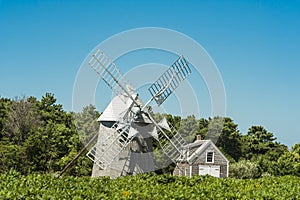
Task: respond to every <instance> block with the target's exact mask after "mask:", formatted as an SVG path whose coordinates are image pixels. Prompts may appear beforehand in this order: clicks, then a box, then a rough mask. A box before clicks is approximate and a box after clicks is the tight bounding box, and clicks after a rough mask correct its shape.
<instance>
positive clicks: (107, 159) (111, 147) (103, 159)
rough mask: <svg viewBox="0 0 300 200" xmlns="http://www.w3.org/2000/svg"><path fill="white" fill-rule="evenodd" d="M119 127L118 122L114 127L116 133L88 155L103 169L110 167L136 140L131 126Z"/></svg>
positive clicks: (94, 147)
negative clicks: (133, 140)
mask: <svg viewBox="0 0 300 200" xmlns="http://www.w3.org/2000/svg"><path fill="white" fill-rule="evenodd" d="M118 125H119V124H118V122H116V123H115V124H114V125H113V126H112V128H113V130H114V131H113V132H112V133H111V134H110V135H109V136H108V137H107V138H106V139H105V140H104V141H103V142H101V143H100V142H98V143H96V145H95V146H93V147H92V148H91V149H90V150H89V152H88V153H87V156H88V157H89V158H90V159H91V160H92V161H94V163H95V164H97V165H98V166H99V167H100V168H101V169H106V168H107V167H109V166H110V165H111V163H112V162H113V161H114V159H115V158H116V157H117V156H118V155H119V154H120V153H121V151H122V150H123V149H125V147H126V146H127V145H128V144H129V143H130V142H131V141H132V139H133V138H134V135H132V132H131V130H130V124H127V125H125V126H123V127H121V128H120V127H119V128H118Z"/></svg>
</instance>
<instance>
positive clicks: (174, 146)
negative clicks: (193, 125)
mask: <svg viewBox="0 0 300 200" xmlns="http://www.w3.org/2000/svg"><path fill="white" fill-rule="evenodd" d="M145 114H146V116H147V117H148V118H149V119H150V120H151V121H152V122H153V124H154V125H155V126H156V128H157V130H158V138H157V140H158V142H159V144H160V146H161V148H162V150H163V152H164V153H165V154H166V156H168V157H169V158H170V159H171V160H172V161H173V162H176V161H177V159H178V158H179V157H180V156H183V154H182V151H181V147H182V146H184V145H186V144H187V142H186V141H185V139H184V138H183V137H182V136H181V135H180V133H179V132H178V131H177V130H176V129H175V128H174V127H173V126H172V125H171V124H170V123H169V122H168V121H166V123H167V124H168V128H167V129H169V130H167V131H168V134H167V132H166V131H165V130H164V128H165V127H164V126H161V125H160V124H159V123H157V122H156V121H155V120H154V119H153V117H152V116H151V115H150V114H149V113H146V112H145ZM163 140H165V141H166V142H165V143H163Z"/></svg>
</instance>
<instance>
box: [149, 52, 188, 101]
mask: <svg viewBox="0 0 300 200" xmlns="http://www.w3.org/2000/svg"><path fill="white" fill-rule="evenodd" d="M190 74H191V69H190V67H189V65H188V62H187V61H186V59H185V58H184V57H183V56H180V57H179V58H178V59H177V60H176V61H175V62H174V63H173V64H172V65H171V66H170V68H169V69H168V70H167V71H165V72H164V73H163V74H162V75H161V76H160V77H159V78H158V79H157V80H156V81H155V82H154V83H153V84H152V85H151V86H150V87H149V88H148V90H149V92H150V93H151V95H152V99H154V100H155V101H156V103H157V104H158V105H161V104H162V103H163V102H164V101H165V100H166V99H167V98H168V96H170V94H172V92H173V91H174V90H175V89H176V88H177V87H178V86H179V84H180V83H181V82H182V81H183V80H184V79H186V78H187V77H188V76H189V75H190Z"/></svg>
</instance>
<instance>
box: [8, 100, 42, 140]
mask: <svg viewBox="0 0 300 200" xmlns="http://www.w3.org/2000/svg"><path fill="white" fill-rule="evenodd" d="M30 100H32V99H30ZM10 104H11V105H10V107H9V111H8V113H7V116H6V120H5V123H4V126H3V129H4V130H3V131H4V132H3V136H4V137H5V138H6V140H8V141H10V142H12V143H13V144H16V145H22V144H23V143H24V142H25V140H26V139H27V138H28V137H29V135H30V134H32V133H33V132H34V131H35V129H36V128H37V127H38V126H39V124H40V117H39V114H38V112H37V111H36V108H35V104H34V102H32V101H29V99H28V98H25V97H23V98H21V99H20V98H16V99H15V100H14V101H12V102H11V103H10Z"/></svg>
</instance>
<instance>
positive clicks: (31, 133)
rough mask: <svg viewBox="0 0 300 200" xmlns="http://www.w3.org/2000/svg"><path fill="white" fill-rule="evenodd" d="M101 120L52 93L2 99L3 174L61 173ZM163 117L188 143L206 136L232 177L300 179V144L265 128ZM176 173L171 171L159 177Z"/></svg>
mask: <svg viewBox="0 0 300 200" xmlns="http://www.w3.org/2000/svg"><path fill="white" fill-rule="evenodd" d="M99 115H100V114H99V113H98V112H97V110H96V109H95V107H94V106H88V107H86V108H84V109H83V111H82V112H81V113H73V112H71V113H70V112H66V111H64V110H63V108H62V105H60V104H57V103H56V99H55V97H54V95H53V94H50V93H46V94H45V95H44V96H43V97H42V98H41V100H38V99H37V98H35V97H28V98H25V97H23V98H16V99H14V100H11V99H7V98H0V152H1V155H0V173H5V172H8V171H10V170H11V169H14V170H16V171H19V172H20V173H22V174H28V173H31V172H43V173H49V172H50V173H54V172H58V171H60V170H62V168H63V167H64V166H65V165H66V164H67V163H68V162H69V161H70V160H71V159H72V158H73V157H74V156H75V155H76V154H77V153H78V152H79V151H80V149H82V147H83V143H85V142H86V141H87V140H88V139H89V138H90V137H92V136H93V134H95V133H97V130H98V123H97V121H96V119H97V117H99ZM163 116H165V117H166V118H167V119H168V120H169V121H170V122H171V123H172V124H173V126H174V127H175V128H177V130H179V131H180V132H181V134H182V135H184V136H185V138H186V139H187V140H189V141H192V140H193V138H194V137H195V135H201V136H202V138H209V139H211V140H213V141H214V142H216V145H217V146H218V147H219V148H220V149H221V151H222V152H223V153H224V154H225V155H226V156H227V157H228V158H229V160H230V161H231V164H230V175H231V176H233V177H238V178H257V177H260V176H265V175H274V176H281V175H297V176H300V143H298V144H295V145H294V146H293V147H292V149H290V150H289V149H288V148H287V146H285V145H283V144H281V143H279V142H277V141H276V137H275V136H274V135H273V134H272V133H270V132H269V131H267V130H266V129H265V128H264V127H262V126H252V127H250V128H249V130H248V132H247V133H246V134H242V133H240V131H239V130H238V125H237V124H235V123H234V121H233V120H232V119H230V118H228V117H214V118H209V119H196V118H195V117H194V116H188V117H187V118H184V119H181V118H180V117H178V116H172V115H160V114H157V115H156V118H158V119H159V118H162V117H163ZM82 141H84V142H82ZM91 169H92V162H91V161H90V160H89V159H88V158H87V157H85V156H81V157H80V159H79V160H78V161H77V162H76V164H75V166H74V167H72V168H71V169H70V170H68V172H67V173H68V174H69V175H76V176H79V175H89V174H90V173H91ZM171 170H172V167H171V168H167V169H165V170H162V171H159V172H158V173H162V172H163V173H165V172H170V171H171Z"/></svg>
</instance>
